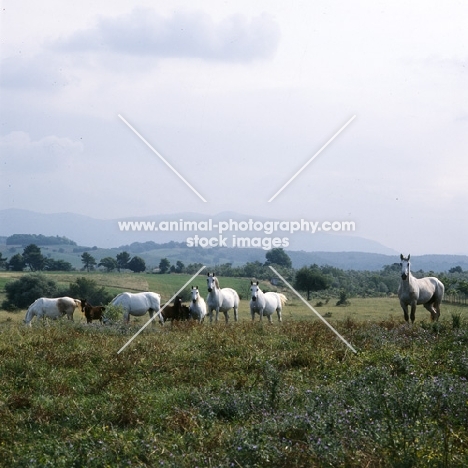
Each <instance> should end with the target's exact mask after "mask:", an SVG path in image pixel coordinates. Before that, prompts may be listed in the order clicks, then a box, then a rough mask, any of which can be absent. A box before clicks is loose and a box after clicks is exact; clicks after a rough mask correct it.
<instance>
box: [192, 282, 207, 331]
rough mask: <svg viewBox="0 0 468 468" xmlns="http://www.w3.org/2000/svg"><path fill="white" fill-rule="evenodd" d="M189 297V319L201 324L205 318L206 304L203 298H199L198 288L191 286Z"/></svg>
mask: <svg viewBox="0 0 468 468" xmlns="http://www.w3.org/2000/svg"><path fill="white" fill-rule="evenodd" d="M190 297H191V301H190V306H189V312H190V317H192V318H194V319H196V320H198V321H199V322H200V323H201V322H203V320H204V318H205V316H206V302H205V300H204V299H203V297H201V295H200V291H199V290H198V286H192V290H191V291H190Z"/></svg>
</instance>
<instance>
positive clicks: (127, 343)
mask: <svg viewBox="0 0 468 468" xmlns="http://www.w3.org/2000/svg"><path fill="white" fill-rule="evenodd" d="M205 268H206V266H202V267H201V268H200V269H199V270H198V271H197V272H196V273H195V274H194V275H193V276H192V277H191V278H190V279H189V280H188V281H187V282H186V283H185V284H184V285H183V286H182V287H181V288H180V289H179V290H178V291H177V292H176V293H175V294H174V295H173V296H172V297H171V298H170V299H169V300H168V301H167V302H166V303H165V304H164V305H163V306H162V307H161V308H160V309H159V312H158V313H157V314H154V315H153V316H152V317H151V318H150V319H149V320H148V321H147V322H146V323H145V324H144V325H143V326H142V327H141V328H140V329H139V330H138V331H137V332H136V333H135V334H134V335H133V336H132V337H131V338H130V339H129V340H128V341H127V342H126V343H125V344H124V345H123V346H122V347H121V348H120V349H119V350H118V351H117V354H120V353H121V352H122V351H123V350H124V349H125V348H126V347H127V346H128V345H129V344H130V343H131V342H132V341H133V340H134V339H135V338H136V337H137V336H138V335H139V334H140V333H141V332H142V331H143V330H144V329H145V328H146V327H147V326H148V325H149V324H150V323H151V322H152V321H153V320H154V319H155V318H156V317H157V316H158V315H161V312H162V311H163V310H164V309H165V307H166V306H167V305H168V304H170V303H171V301H173V300H174V299H175V298H176V296H177V295H178V294H179V293H180V292H181V291H182V290H183V289H184V288H185V287H186V286H187V285H188V284H190V283H191V282H192V281H193V280H194V279H195V278H196V277H197V276H198V275H199V274H200V273H201V271H202V270H204V269H205Z"/></svg>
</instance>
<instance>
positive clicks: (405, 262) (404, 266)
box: [400, 254, 411, 281]
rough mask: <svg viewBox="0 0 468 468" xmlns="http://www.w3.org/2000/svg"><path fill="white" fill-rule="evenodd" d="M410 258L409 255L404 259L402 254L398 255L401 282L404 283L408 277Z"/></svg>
mask: <svg viewBox="0 0 468 468" xmlns="http://www.w3.org/2000/svg"><path fill="white" fill-rule="evenodd" d="M410 256H411V255H408V258H405V257H403V254H401V255H400V260H401V263H400V265H401V279H402V280H403V281H406V280H407V279H408V277H409V275H410Z"/></svg>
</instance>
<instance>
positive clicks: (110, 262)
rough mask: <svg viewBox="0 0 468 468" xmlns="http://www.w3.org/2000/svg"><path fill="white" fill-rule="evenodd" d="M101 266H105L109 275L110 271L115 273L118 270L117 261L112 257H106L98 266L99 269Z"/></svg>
mask: <svg viewBox="0 0 468 468" xmlns="http://www.w3.org/2000/svg"><path fill="white" fill-rule="evenodd" d="M100 266H103V267H104V268H105V269H106V271H107V272H108V273H109V272H110V271H114V270H115V269H116V268H117V260H116V259H115V258H112V257H104V258H102V259H101V261H100V262H99V264H98V267H100Z"/></svg>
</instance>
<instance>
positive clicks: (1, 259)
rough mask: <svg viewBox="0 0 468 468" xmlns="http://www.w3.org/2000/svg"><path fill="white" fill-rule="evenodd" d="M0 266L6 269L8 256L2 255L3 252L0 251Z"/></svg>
mask: <svg viewBox="0 0 468 468" xmlns="http://www.w3.org/2000/svg"><path fill="white" fill-rule="evenodd" d="M0 268H5V270H7V269H8V258H6V257H4V256H3V254H2V253H1V252H0Z"/></svg>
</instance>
